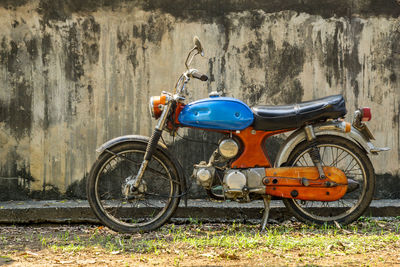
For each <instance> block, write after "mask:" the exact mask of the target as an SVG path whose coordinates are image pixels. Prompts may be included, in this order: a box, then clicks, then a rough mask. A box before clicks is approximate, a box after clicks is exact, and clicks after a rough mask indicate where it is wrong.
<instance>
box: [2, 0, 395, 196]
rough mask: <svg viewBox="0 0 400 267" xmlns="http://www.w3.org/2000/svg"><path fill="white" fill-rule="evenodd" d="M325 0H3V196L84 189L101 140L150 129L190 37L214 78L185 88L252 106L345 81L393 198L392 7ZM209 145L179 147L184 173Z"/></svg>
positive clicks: (329, 89)
mask: <svg viewBox="0 0 400 267" xmlns="http://www.w3.org/2000/svg"><path fill="white" fill-rule="evenodd" d="M322 2H323V3H321V1H315V0H305V1H297V0H284V1H261V0H254V1H240V0H229V1H228V0H219V1H207V0H200V1H199V0H198V1H183V0H167V1H161V0H159V1H122V0H116V1H111V0H108V1H107V0H103V1H92V0H82V1H78V0H65V1H63V0H42V1H27V0H25V1H24V0H18V1H11V0H0V177H1V178H0V185H1V192H0V199H3V200H4V199H6V200H7V199H23V198H63V197H82V196H84V178H85V176H86V175H87V173H88V172H89V170H90V166H91V164H92V163H93V162H94V160H95V158H96V153H95V148H96V147H97V146H99V145H100V144H102V143H103V142H105V141H106V140H108V139H110V138H113V137H116V136H119V135H124V134H133V133H134V134H143V135H150V133H151V130H152V127H153V126H154V125H155V122H154V121H152V120H150V116H149V114H148V109H147V103H148V99H149V96H151V95H158V94H159V93H160V91H162V90H171V88H172V87H173V85H174V82H175V80H176V78H177V76H178V75H179V74H180V73H181V72H182V71H183V70H184V65H183V62H184V60H185V57H186V53H187V51H188V50H189V49H190V48H191V47H192V37H193V35H198V36H199V37H200V39H201V40H202V42H203V45H204V47H205V50H206V57H205V58H196V61H195V62H194V65H195V66H196V67H197V68H198V69H200V70H202V71H204V72H206V73H208V75H209V76H210V81H209V82H208V83H201V82H199V81H193V82H192V83H191V85H190V89H191V90H190V96H189V97H188V100H195V99H198V98H201V97H206V96H207V94H208V93H209V92H210V91H213V90H218V91H221V92H223V93H224V94H225V95H227V96H233V97H236V98H239V99H242V100H243V101H245V102H246V103H248V104H249V105H255V104H286V103H293V102H296V101H302V100H310V99H313V98H317V97H323V96H326V95H331V94H338V93H341V94H343V95H344V96H345V98H346V100H347V107H348V110H349V113H348V118H349V119H351V118H352V114H353V112H354V109H355V108H357V107H359V106H370V107H371V108H372V114H373V119H372V121H371V122H370V123H368V124H369V126H370V128H371V130H372V132H373V133H374V135H375V137H376V139H377V140H376V142H375V144H376V145H378V146H389V147H391V148H392V150H391V151H390V152H387V153H382V154H381V155H380V156H378V157H373V158H372V160H373V163H374V166H375V169H376V173H377V174H378V179H379V181H380V182H379V186H380V189H379V194H378V197H379V196H385V197H388V196H391V197H400V185H399V184H400V178H399V172H400V167H399V161H400V145H399V143H400V133H399V120H400V119H399V112H400V23H399V22H400V19H399V14H400V6H399V4H398V3H397V1H395V0H381V1H378V0H352V1H344V0H339V1H322ZM182 134H183V135H187V136H190V137H191V138H197V139H201V138H209V139H210V140H212V141H216V140H217V136H215V134H209V133H205V134H203V133H201V132H194V131H192V130H191V131H187V130H186V131H183V132H182ZM282 138H283V137H278V138H274V139H272V141H270V142H269V145H270V146H271V148H272V153H275V152H276V150H277V147H278V146H279V143H281V142H282ZM188 147H190V148H188ZM211 149H212V145H209V144H204V145H200V144H196V143H194V144H192V145H190V146H188V142H187V141H183V140H180V141H178V142H177V146H176V147H175V151H176V152H177V153H179V154H185V155H184V156H182V155H181V156H180V160H181V161H182V163H183V164H184V165H185V170H186V172H187V173H188V174H190V173H191V165H192V164H193V163H197V162H198V161H200V160H202V159H206V158H208V157H209V155H210V152H211ZM193 191H194V192H195V193H196V192H197V193H199V192H201V190H199V189H198V188H194V189H193Z"/></svg>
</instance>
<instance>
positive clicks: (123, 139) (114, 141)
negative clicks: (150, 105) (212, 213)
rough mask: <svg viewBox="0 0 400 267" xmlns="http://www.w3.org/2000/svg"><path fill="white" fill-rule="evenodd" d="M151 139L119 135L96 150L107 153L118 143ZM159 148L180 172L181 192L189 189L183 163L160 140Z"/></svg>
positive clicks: (148, 138)
mask: <svg viewBox="0 0 400 267" xmlns="http://www.w3.org/2000/svg"><path fill="white" fill-rule="evenodd" d="M149 140H150V137H148V136H143V135H124V136H119V137H116V138H114V139H111V140H109V141H107V142H105V143H104V144H102V145H101V146H100V147H99V148H97V149H96V151H97V152H98V153H100V154H102V153H107V151H106V150H108V149H110V148H112V147H114V146H116V145H118V144H121V143H124V142H140V143H143V144H146V145H147V143H148V142H149ZM157 149H158V150H159V151H161V153H163V154H164V155H165V156H166V157H168V158H169V159H170V160H171V161H172V163H173V164H174V165H175V168H176V171H177V172H178V178H179V181H180V188H181V192H186V191H187V186H186V179H185V175H184V172H183V168H182V166H181V164H180V163H179V161H178V160H177V159H176V158H175V157H174V156H172V154H171V153H170V152H169V150H168V147H167V146H166V145H165V144H163V143H161V142H158V146H157ZM186 196H187V194H186Z"/></svg>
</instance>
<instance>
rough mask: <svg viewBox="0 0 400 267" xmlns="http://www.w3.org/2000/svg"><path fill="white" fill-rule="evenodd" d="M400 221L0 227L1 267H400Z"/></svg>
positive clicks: (365, 220)
mask: <svg viewBox="0 0 400 267" xmlns="http://www.w3.org/2000/svg"><path fill="white" fill-rule="evenodd" d="M399 223H400V219H390V220H382V219H380V220H378V219H376V220H371V219H364V220H363V219H361V220H359V221H358V222H356V223H353V224H352V225H350V226H347V227H344V228H342V227H340V228H338V227H337V226H336V227H330V226H329V227H328V226H322V227H319V226H318V227H317V226H307V225H303V224H300V223H297V222H292V221H288V222H284V223H282V224H272V225H269V229H268V231H267V232H265V233H260V232H259V231H258V225H243V224H235V223H233V224H232V223H229V224H211V223H206V224H203V223H201V222H200V223H199V222H192V223H189V224H181V225H174V224H169V225H166V226H164V227H162V228H161V229H160V230H158V231H155V232H151V233H145V234H133V235H126V234H118V233H115V232H113V231H111V230H109V229H107V228H105V227H102V226H98V225H59V224H54V225H18V226H10V225H3V226H1V225H0V266H61V265H63V266H343V265H346V266H400V236H399Z"/></svg>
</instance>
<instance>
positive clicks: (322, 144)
mask: <svg viewBox="0 0 400 267" xmlns="http://www.w3.org/2000/svg"><path fill="white" fill-rule="evenodd" d="M316 141H317V148H318V149H319V152H320V155H321V164H322V166H334V167H337V168H339V169H341V170H342V171H343V172H344V173H345V175H346V177H347V178H348V179H349V178H350V179H352V180H354V181H356V182H357V183H358V184H359V187H358V188H357V189H355V190H354V191H352V192H348V193H346V195H344V196H343V197H342V198H341V199H339V200H337V201H332V202H326V201H325V202H324V201H302V200H296V199H284V200H283V202H284V204H285V206H286V207H287V209H288V210H289V211H291V212H292V213H293V215H294V216H295V217H296V218H297V219H298V220H300V221H302V222H305V223H311V224H312V223H315V224H324V223H328V224H331V223H334V221H336V222H338V223H341V224H343V225H346V224H349V223H351V222H353V221H354V220H356V219H358V218H359V217H360V216H361V215H362V214H363V213H364V212H365V210H366V209H367V208H368V206H369V204H370V203H371V200H372V197H373V194H374V189H375V172H374V168H373V166H372V163H371V161H370V160H369V158H368V156H367V154H366V152H365V151H363V150H362V149H361V148H360V147H359V146H358V145H356V144H354V143H353V142H351V141H349V140H347V139H345V138H342V137H339V136H330V135H323V136H317V140H316ZM309 150H310V147H309V143H308V142H307V141H304V142H302V143H300V144H299V145H297V146H296V147H295V149H294V150H293V151H292V153H291V154H290V156H289V158H288V161H287V163H286V166H314V164H313V162H312V160H311V157H310V155H309V154H308V152H309Z"/></svg>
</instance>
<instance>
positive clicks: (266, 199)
mask: <svg viewBox="0 0 400 267" xmlns="http://www.w3.org/2000/svg"><path fill="white" fill-rule="evenodd" d="M263 200H264V214H263V218H262V220H261V230H260V231H261V232H264V231H265V228H266V226H267V222H268V217H269V210H270V203H271V196H270V195H267V196H263Z"/></svg>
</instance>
